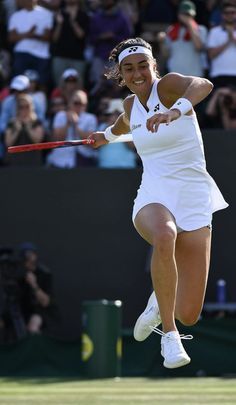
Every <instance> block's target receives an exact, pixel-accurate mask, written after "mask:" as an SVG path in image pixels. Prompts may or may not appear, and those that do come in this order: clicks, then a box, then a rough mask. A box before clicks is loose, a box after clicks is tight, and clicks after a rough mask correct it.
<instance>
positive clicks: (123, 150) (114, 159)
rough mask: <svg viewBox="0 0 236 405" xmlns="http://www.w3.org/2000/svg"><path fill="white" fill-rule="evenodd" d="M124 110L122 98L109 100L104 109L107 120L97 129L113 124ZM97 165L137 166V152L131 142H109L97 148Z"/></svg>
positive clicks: (105, 166)
mask: <svg viewBox="0 0 236 405" xmlns="http://www.w3.org/2000/svg"><path fill="white" fill-rule="evenodd" d="M122 112H124V109H123V101H122V99H119V98H117V99H113V100H110V102H109V104H108V108H107V109H106V110H105V113H106V116H107V120H106V122H104V123H103V126H102V125H100V128H99V129H98V130H101V131H104V130H105V129H106V128H107V127H108V126H109V125H112V124H114V122H115V121H116V119H117V118H118V116H119V115H120V114H121V113H122ZM98 166H99V167H100V168H106V169H114V168H116V169H117V168H122V169H130V168H134V167H136V166H137V154H136V152H135V148H134V144H133V142H127V143H126V142H119V143H114V144H113V143H109V144H107V145H105V146H104V147H103V148H99V149H98Z"/></svg>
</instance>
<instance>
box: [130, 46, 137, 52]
mask: <svg viewBox="0 0 236 405" xmlns="http://www.w3.org/2000/svg"><path fill="white" fill-rule="evenodd" d="M128 49H129V53H131V52H136V51H137V49H138V46H132V48H128Z"/></svg>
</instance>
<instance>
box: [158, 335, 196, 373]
mask: <svg viewBox="0 0 236 405" xmlns="http://www.w3.org/2000/svg"><path fill="white" fill-rule="evenodd" d="M153 332H156V333H158V334H159V335H161V336H162V338H161V355H162V357H164V363H163V366H164V367H166V368H178V367H182V366H185V365H186V364H188V363H190V361H191V359H190V357H189V356H188V354H187V353H186V351H185V349H184V347H183V345H182V342H181V339H192V338H193V337H192V335H180V334H179V332H178V331H172V332H168V333H164V332H162V331H161V330H160V329H158V328H155V327H154V328H153Z"/></svg>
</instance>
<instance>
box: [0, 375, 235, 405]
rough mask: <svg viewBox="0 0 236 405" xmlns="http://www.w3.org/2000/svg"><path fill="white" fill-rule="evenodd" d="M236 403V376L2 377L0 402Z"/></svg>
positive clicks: (43, 404)
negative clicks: (94, 378)
mask: <svg viewBox="0 0 236 405" xmlns="http://www.w3.org/2000/svg"><path fill="white" fill-rule="evenodd" d="M154 404H155V405H162V404H164V405H166V404H171V405H173V404H174V405H180V404H181V405H192V404H204V405H208V404H212V405H218V404H220V405H235V404H236V379H235V378H207V377H206V378H173V379H169V378H155V379H148V378H121V379H119V378H117V379H100V380H75V379H74V380H73V379H55V378H54V379H53V378H47V379H44V378H39V379H22V378H21V379H10V378H1V379H0V405H154Z"/></svg>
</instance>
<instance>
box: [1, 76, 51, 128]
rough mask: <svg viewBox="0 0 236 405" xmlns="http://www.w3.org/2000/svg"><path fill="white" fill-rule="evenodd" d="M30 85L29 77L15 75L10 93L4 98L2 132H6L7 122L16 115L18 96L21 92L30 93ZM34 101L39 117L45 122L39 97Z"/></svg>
mask: <svg viewBox="0 0 236 405" xmlns="http://www.w3.org/2000/svg"><path fill="white" fill-rule="evenodd" d="M29 87H30V81H29V79H28V77H26V76H24V75H18V76H15V77H13V79H12V80H11V83H10V95H9V96H7V97H6V98H5V99H4V100H3V102H2V107H1V115H0V132H1V133H4V132H5V130H6V127H7V124H8V122H9V121H10V119H11V118H13V117H15V116H16V103H17V98H18V96H19V95H21V94H28V91H29ZM33 103H34V110H35V113H36V115H37V118H38V119H39V120H40V121H42V122H43V123H44V120H45V116H44V114H43V108H42V106H41V105H40V103H39V102H38V100H37V99H34V100H33Z"/></svg>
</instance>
